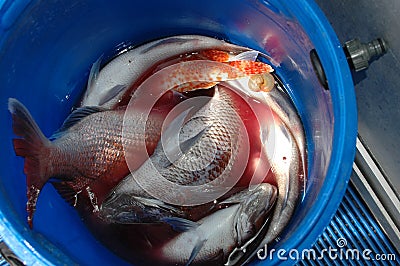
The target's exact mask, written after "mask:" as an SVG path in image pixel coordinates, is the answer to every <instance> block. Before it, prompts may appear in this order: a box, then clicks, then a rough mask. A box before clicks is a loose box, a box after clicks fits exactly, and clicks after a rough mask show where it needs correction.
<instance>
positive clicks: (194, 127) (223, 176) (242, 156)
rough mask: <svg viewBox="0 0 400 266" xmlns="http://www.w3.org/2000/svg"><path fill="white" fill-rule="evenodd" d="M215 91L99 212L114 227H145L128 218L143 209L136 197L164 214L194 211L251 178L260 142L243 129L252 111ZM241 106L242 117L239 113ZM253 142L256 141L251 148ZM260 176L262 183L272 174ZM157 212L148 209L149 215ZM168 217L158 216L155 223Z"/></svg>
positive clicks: (228, 94)
mask: <svg viewBox="0 0 400 266" xmlns="http://www.w3.org/2000/svg"><path fill="white" fill-rule="evenodd" d="M214 90H215V92H214V95H213V97H212V98H211V100H209V101H208V102H207V103H206V104H205V105H204V106H202V107H201V108H200V109H199V110H198V111H196V112H195V114H194V115H193V116H192V117H190V119H188V120H187V121H186V122H185V118H186V115H187V112H186V113H185V112H182V113H180V116H178V117H177V118H175V119H174V121H173V122H172V123H171V124H170V125H169V128H167V129H166V130H165V131H164V132H163V134H165V135H161V139H163V137H164V138H165V139H166V140H167V143H165V145H163V143H162V142H161V141H160V142H159V143H158V145H157V147H156V149H155V151H154V153H153V154H152V156H151V157H150V158H149V159H148V160H147V161H145V162H144V163H143V164H142V165H141V166H140V167H139V168H138V169H137V170H136V171H133V172H132V173H131V174H130V175H128V176H127V177H126V178H124V179H123V180H122V181H121V182H120V183H119V184H118V185H117V186H116V187H115V188H113V189H112V191H111V192H110V196H109V197H108V198H107V199H106V200H105V201H104V202H103V204H102V205H101V207H100V215H101V216H102V217H104V218H105V219H107V220H108V221H109V222H113V223H139V222H143V219H142V217H140V216H138V215H137V213H135V214H133V215H132V214H131V213H130V212H131V211H132V210H135V209H136V205H137V204H141V203H142V200H141V199H137V197H138V196H140V197H141V198H147V199H152V200H158V201H161V202H162V203H163V204H162V205H160V208H159V209H160V210H162V209H165V207H163V205H164V203H167V204H169V205H174V206H196V205H201V204H205V203H208V202H211V201H213V200H215V199H217V198H220V196H223V195H225V193H226V192H228V191H230V190H231V188H233V187H234V186H235V185H236V183H237V182H238V181H239V180H240V179H241V178H243V176H246V175H252V174H253V173H252V171H251V170H248V171H247V172H246V168H248V167H249V166H248V161H249V158H252V157H256V156H258V155H257V153H256V152H254V150H257V149H255V148H254V147H252V146H251V145H254V142H256V143H257V142H258V141H257V128H256V127H253V128H252V130H253V131H252V133H249V134H250V137H249V135H248V133H247V131H248V129H247V128H246V125H244V124H242V121H243V120H244V119H245V118H244V116H245V115H247V116H249V112H247V111H248V108H247V109H246V108H245V106H244V104H243V102H242V101H243V100H241V99H240V97H239V95H237V94H236V93H235V92H233V91H232V90H229V89H228V88H224V87H221V88H219V87H218V86H216V87H215V89H214ZM198 100H199V99H198V98H196V101H197V102H198ZM239 106H240V107H241V109H240V111H239V114H238V113H236V111H235V110H238V108H239ZM240 113H241V114H242V116H240ZM176 129H178V130H179V131H178V132H177V131H176ZM175 136H176V138H174V137H175ZM178 137H179V139H178ZM174 139H175V140H176V142H174V141H173V140H174ZM249 139H256V140H255V141H252V142H253V143H251V144H250V140H249ZM178 148H179V150H178ZM167 153H169V154H170V157H168V156H167V155H166V154H167ZM128 157H129V154H127V158H128ZM128 159H129V158H128ZM250 161H251V160H250ZM128 164H129V163H128ZM253 171H254V169H253ZM245 173H246V174H245ZM244 174H245V175H244ZM262 174H263V176H262V178H264V177H265V176H267V174H268V173H267V172H265V173H261V175H262ZM162 180H167V181H166V182H163V181H162ZM143 190H145V191H146V192H147V193H144V191H143ZM165 191H169V192H170V193H165ZM205 191H206V193H205ZM153 208H154V205H153V204H151V205H149V209H150V210H153ZM142 209H143V208H142ZM129 210H131V211H129ZM164 215H165V212H160V213H157V216H155V217H154V220H153V222H154V221H156V220H157V218H158V219H160V218H161V217H162V216H164ZM146 218H148V217H146ZM146 221H149V220H148V219H147V220H146Z"/></svg>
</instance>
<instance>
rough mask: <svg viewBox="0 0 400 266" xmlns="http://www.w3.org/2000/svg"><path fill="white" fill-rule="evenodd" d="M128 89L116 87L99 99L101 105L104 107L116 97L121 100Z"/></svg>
mask: <svg viewBox="0 0 400 266" xmlns="http://www.w3.org/2000/svg"><path fill="white" fill-rule="evenodd" d="M126 88H127V86H126V85H115V86H114V87H112V88H111V89H110V90H109V91H107V93H106V94H104V95H103V96H102V97H101V98H100V99H99V105H100V106H103V105H105V104H107V103H108V102H109V101H111V100H112V99H114V98H115V97H118V98H121V97H122V94H123V93H122V92H125V89H126Z"/></svg>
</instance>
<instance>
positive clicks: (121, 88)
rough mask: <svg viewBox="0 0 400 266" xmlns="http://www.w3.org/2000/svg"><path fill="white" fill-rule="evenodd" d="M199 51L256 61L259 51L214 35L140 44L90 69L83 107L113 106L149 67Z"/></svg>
mask: <svg viewBox="0 0 400 266" xmlns="http://www.w3.org/2000/svg"><path fill="white" fill-rule="evenodd" d="M197 51H203V53H202V55H203V56H204V58H208V59H210V60H213V61H219V62H222V61H243V60H248V61H254V59H255V58H256V57H257V56H258V53H259V52H257V51H254V50H251V49H249V48H245V47H241V46H237V45H233V44H230V43H227V42H224V41H221V40H218V39H215V38H210V37H206V36H200V35H180V36H173V37H167V38H164V39H159V40H156V41H152V42H148V43H146V44H144V45H140V46H138V47H136V48H134V49H131V50H129V51H127V52H125V53H123V54H120V55H118V56H117V57H115V58H114V59H113V60H111V61H110V62H108V63H107V64H106V65H105V66H104V67H103V68H101V64H102V62H103V56H100V57H99V58H98V59H97V60H96V61H95V62H94V63H93V65H92V68H91V70H90V74H89V79H88V84H87V89H86V91H85V93H84V95H83V97H82V100H81V103H80V107H83V106H102V107H108V108H113V107H115V106H116V105H117V104H118V103H119V102H121V99H123V97H124V95H126V94H127V91H129V90H132V88H131V85H132V84H133V83H134V82H135V81H138V80H141V78H143V76H144V75H145V73H147V72H149V73H150V71H149V70H150V69H152V68H155V67H156V66H158V65H160V63H161V62H164V61H166V60H167V59H169V58H171V57H178V58H179V57H180V56H182V55H184V54H188V55H192V53H196V52H197ZM226 51H229V53H227V52H226ZM231 53H234V54H231ZM221 58H223V59H221Z"/></svg>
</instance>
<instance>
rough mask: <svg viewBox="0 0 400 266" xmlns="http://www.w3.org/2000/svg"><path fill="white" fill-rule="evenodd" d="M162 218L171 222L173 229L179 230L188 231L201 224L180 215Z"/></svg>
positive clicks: (168, 222) (166, 221)
mask: <svg viewBox="0 0 400 266" xmlns="http://www.w3.org/2000/svg"><path fill="white" fill-rule="evenodd" d="M161 220H162V221H163V222H165V223H167V224H169V225H170V226H171V227H172V229H174V230H175V231H177V232H187V231H190V230H195V229H197V227H199V225H200V224H199V223H196V222H193V221H190V220H188V219H185V218H179V217H165V218H162V219H161Z"/></svg>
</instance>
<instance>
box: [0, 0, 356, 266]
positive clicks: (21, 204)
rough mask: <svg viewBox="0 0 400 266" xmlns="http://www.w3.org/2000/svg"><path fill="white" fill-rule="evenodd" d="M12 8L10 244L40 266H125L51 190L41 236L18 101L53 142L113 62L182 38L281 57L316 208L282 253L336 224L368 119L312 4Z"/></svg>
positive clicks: (0, 121) (5, 116) (4, 113)
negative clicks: (320, 73)
mask: <svg viewBox="0 0 400 266" xmlns="http://www.w3.org/2000/svg"><path fill="white" fill-rule="evenodd" d="M2 3H3V4H2V5H1V4H0V7H1V9H0V15H1V18H2V19H1V24H0V26H1V27H0V33H1V34H0V36H2V37H0V82H1V92H0V96H1V97H0V112H1V115H0V125H1V131H2V132H1V134H0V145H1V151H2V152H1V167H0V216H1V222H0V234H3V236H4V238H5V240H6V242H7V244H9V245H10V246H11V248H13V249H14V251H15V252H16V253H17V255H19V256H20V257H21V258H22V259H23V260H24V261H25V262H26V263H27V264H28V265H31V264H33V263H34V262H37V261H42V262H47V263H52V264H57V265H59V264H70V263H77V264H83V265H86V264H93V265H95V264H109V265H111V264H114V265H116V264H120V265H123V264H124V263H125V262H124V261H122V260H121V259H119V258H118V257H117V256H115V255H114V254H113V253H111V252H110V251H108V249H106V248H105V247H104V246H102V244H100V243H99V242H98V241H97V240H96V239H95V238H94V237H93V236H92V235H91V233H90V232H89V231H88V230H87V228H86V227H85V225H84V224H83V222H82V221H81V219H80V218H79V216H78V215H77V213H76V212H75V210H74V209H73V208H72V207H70V206H69V205H68V204H67V203H66V202H64V200H63V199H62V198H61V197H60V196H59V195H58V194H57V192H56V191H55V189H54V188H53V187H52V186H51V185H50V184H47V185H46V186H45V187H44V189H43V191H42V194H41V196H40V197H39V201H38V205H37V211H36V214H35V224H34V230H30V229H29V227H28V225H27V223H26V211H25V204H26V187H25V184H26V183H25V179H26V177H25V175H24V173H23V159H21V158H18V157H16V156H15V154H14V150H13V148H12V142H11V139H12V138H13V133H12V127H11V116H10V114H9V113H8V110H7V99H8V98H9V97H13V98H17V99H18V100H19V101H21V102H22V103H24V104H25V105H26V107H27V108H28V110H30V112H31V114H32V116H33V117H34V118H35V119H36V122H37V123H38V125H39V126H40V128H41V129H42V130H43V132H44V134H45V135H46V136H50V135H51V134H52V133H53V132H54V131H55V130H57V129H58V128H59V127H60V125H61V124H62V122H63V121H64V119H65V118H66V116H67V115H68V114H69V112H70V111H71V108H72V107H73V105H74V104H75V103H76V101H77V100H78V99H79V97H80V96H81V93H82V92H83V90H84V88H85V86H86V81H87V78H88V75H89V71H90V68H91V66H92V64H93V62H94V61H96V60H97V59H98V58H99V57H100V56H101V55H105V56H106V57H108V58H111V57H112V56H113V55H115V54H117V53H118V52H119V51H122V50H124V49H125V48H127V47H130V46H132V45H134V46H137V45H140V44H143V43H146V42H148V41H151V40H155V39H159V38H162V37H167V36H173V35H179V34H200V35H206V36H210V37H216V38H219V39H223V40H226V41H229V42H232V43H235V44H238V45H242V46H247V47H250V48H252V49H255V50H259V51H261V52H264V53H266V54H267V55H269V56H270V57H271V59H272V60H271V63H272V64H273V65H274V68H275V69H276V73H277V74H278V75H279V76H280V77H281V78H282V81H283V83H284V85H285V87H286V88H287V90H288V93H289V94H290V96H291V97H292V99H293V101H294V103H295V105H296V108H297V110H298V111H299V114H300V117H301V119H302V122H303V124H304V127H305V132H306V138H307V150H308V164H309V167H308V182H307V188H306V194H305V197H304V199H303V200H302V202H301V204H300V205H299V206H298V207H297V209H296V213H295V215H294V216H293V218H292V221H291V223H290V224H289V226H288V227H287V228H286V230H285V232H284V233H283V234H282V235H281V239H280V242H278V243H277V244H275V246H274V248H276V249H277V248H284V249H286V250H289V249H291V248H296V249H301V248H309V247H310V246H311V245H312V243H313V242H314V241H315V239H316V238H317V236H318V235H319V234H320V233H321V232H322V230H323V228H324V227H325V226H326V225H327V224H328V222H329V221H330V218H331V217H332V216H333V214H334V212H335V210H336V208H337V206H338V205H339V203H340V200H341V198H342V195H343V194H344V191H345V187H346V184H347V181H348V177H349V174H350V170H351V166H352V159H353V156H354V143H355V136H356V124H357V123H356V107H355V99H354V92H353V87H352V81H351V76H350V73H349V70H348V67H347V62H346V59H345V56H344V54H343V52H342V51H341V47H340V43H338V41H337V39H336V37H335V35H334V33H333V31H332V29H331V28H330V27H329V25H328V23H327V22H326V21H325V19H324V17H323V15H322V13H321V12H320V11H319V9H318V8H317V6H316V5H315V4H314V3H313V2H312V1H307V0H300V1H295V2H294V3H291V4H284V3H280V1H256V0H248V1H239V0H226V1H211V0H203V1H201V2H193V1H155V0H147V1H140V2H139V1H119V2H118V3H115V2H109V1H89V0H88V1H75V0H74V1H5V2H2ZM313 48H315V49H316V50H317V52H318V54H319V56H320V59H321V61H322V65H323V67H324V69H325V71H326V75H327V79H328V82H329V88H330V90H324V88H323V87H322V86H321V85H320V83H319V81H318V79H317V76H316V75H315V72H314V70H313V67H312V64H311V60H310V50H311V49H313ZM275 259H276V258H275ZM254 262H258V261H257V259H255V260H254Z"/></svg>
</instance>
